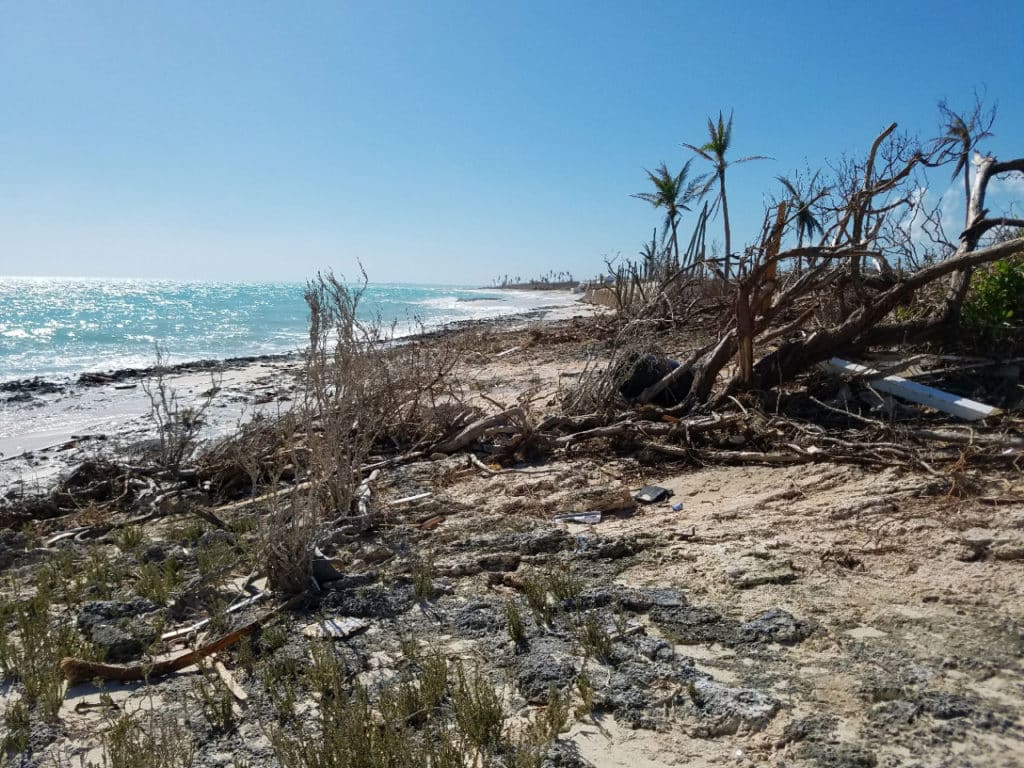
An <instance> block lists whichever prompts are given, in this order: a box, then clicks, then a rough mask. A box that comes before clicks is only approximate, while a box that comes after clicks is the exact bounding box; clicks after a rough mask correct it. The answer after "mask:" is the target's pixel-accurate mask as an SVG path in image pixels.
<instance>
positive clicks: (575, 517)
mask: <svg viewBox="0 0 1024 768" xmlns="http://www.w3.org/2000/svg"><path fill="white" fill-rule="evenodd" d="M554 521H555V522H556V523H583V524H585V525H590V524H593V523H600V522H601V513H600V512H575V513H572V514H568V515H555V517H554Z"/></svg>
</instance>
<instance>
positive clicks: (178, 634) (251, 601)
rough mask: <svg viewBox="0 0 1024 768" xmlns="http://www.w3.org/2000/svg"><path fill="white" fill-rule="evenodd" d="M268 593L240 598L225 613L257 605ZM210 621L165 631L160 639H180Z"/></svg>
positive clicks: (168, 640)
mask: <svg viewBox="0 0 1024 768" xmlns="http://www.w3.org/2000/svg"><path fill="white" fill-rule="evenodd" d="M267 594H268V593H267V592H258V593H256V594H255V595H253V596H252V597H247V598H246V599H244V600H239V601H238V602H237V603H233V604H231V605H229V606H228V607H227V608H226V609H225V610H224V613H235V612H237V611H240V610H242V609H243V608H248V607H249V606H250V605H255V604H256V603H258V602H259V601H260V600H262V599H263V598H264V597H266V596H267ZM209 623H210V619H202V620H201V621H197V622H196V623H195V624H192V625H191V626H188V627H182V628H181V629H175V630H173V631H171V632H164V633H163V634H162V635H160V639H161V640H163V641H164V642H171V641H172V640H178V639H180V638H182V637H188V636H189V635H191V634H192V633H193V632H198V631H199V630H200V629H202V628H203V627H205V626H206V625H207V624H209Z"/></svg>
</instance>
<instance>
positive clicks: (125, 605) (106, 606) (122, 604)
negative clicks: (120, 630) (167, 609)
mask: <svg viewBox="0 0 1024 768" xmlns="http://www.w3.org/2000/svg"><path fill="white" fill-rule="evenodd" d="M156 610H157V606H156V604H154V603H153V602H151V601H149V600H147V599H146V598H144V597H133V598H132V599H131V600H94V601H92V602H88V603H85V604H84V605H82V608H81V610H80V611H79V612H78V619H77V622H76V623H77V624H78V628H79V629H80V630H84V631H88V630H90V629H92V627H93V626H94V625H96V624H99V623H101V622H104V621H116V620H117V619H129V618H134V617H136V616H142V615H144V614H147V613H153V612H154V611H156Z"/></svg>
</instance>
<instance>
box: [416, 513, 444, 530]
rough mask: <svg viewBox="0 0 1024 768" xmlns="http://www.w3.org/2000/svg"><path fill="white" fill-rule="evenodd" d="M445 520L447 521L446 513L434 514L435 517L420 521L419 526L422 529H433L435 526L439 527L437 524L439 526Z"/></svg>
mask: <svg viewBox="0 0 1024 768" xmlns="http://www.w3.org/2000/svg"><path fill="white" fill-rule="evenodd" d="M444 521H445V517H444V515H434V516H433V517H428V518H427V519H426V520H424V521H423V522H422V523H420V524H419V525H418V526H417V527H418V528H419V529H420V530H421V531H432V530H434V529H435V528H437V526H439V525H440V524H441V523H443V522H444Z"/></svg>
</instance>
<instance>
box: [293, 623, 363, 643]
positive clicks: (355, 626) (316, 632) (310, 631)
mask: <svg viewBox="0 0 1024 768" xmlns="http://www.w3.org/2000/svg"><path fill="white" fill-rule="evenodd" d="M368 626H370V622H368V621H365V620H363V619H353V618H343V619H327V620H325V621H318V622H315V623H313V624H310V625H308V626H307V627H306V628H305V629H303V630H302V634H304V635H305V636H306V637H320V638H328V637H329V638H334V639H341V640H344V639H345V638H348V637H352V635H354V634H356V633H357V632H362V631H363V630H364V629H366V628H367V627H368Z"/></svg>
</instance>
